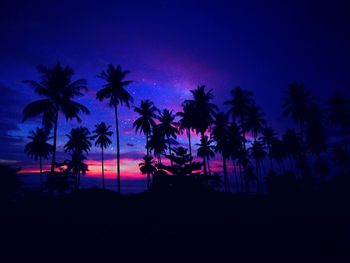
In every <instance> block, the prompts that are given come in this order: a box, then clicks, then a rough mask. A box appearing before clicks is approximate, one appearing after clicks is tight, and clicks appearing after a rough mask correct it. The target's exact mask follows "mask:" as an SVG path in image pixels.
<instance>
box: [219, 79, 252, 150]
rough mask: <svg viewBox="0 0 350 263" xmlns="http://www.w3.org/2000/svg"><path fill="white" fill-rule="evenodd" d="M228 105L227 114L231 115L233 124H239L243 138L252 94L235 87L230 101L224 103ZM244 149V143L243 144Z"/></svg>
mask: <svg viewBox="0 0 350 263" xmlns="http://www.w3.org/2000/svg"><path fill="white" fill-rule="evenodd" d="M225 105H229V106H230V109H229V114H231V115H232V120H233V122H239V125H240V127H241V129H242V136H243V137H244V138H245V133H246V130H245V127H246V125H245V122H246V118H247V114H248V112H249V110H250V108H251V107H252V106H253V105H254V100H253V93H252V92H251V91H247V90H244V89H242V88H241V87H240V86H237V87H236V88H234V89H233V90H231V99H230V100H228V101H226V102H225ZM243 147H244V148H245V143H244V144H243Z"/></svg>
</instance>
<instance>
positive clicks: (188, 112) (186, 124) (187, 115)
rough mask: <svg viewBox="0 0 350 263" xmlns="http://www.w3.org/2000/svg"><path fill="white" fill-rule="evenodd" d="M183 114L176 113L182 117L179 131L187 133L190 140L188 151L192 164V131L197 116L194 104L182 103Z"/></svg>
mask: <svg viewBox="0 0 350 263" xmlns="http://www.w3.org/2000/svg"><path fill="white" fill-rule="evenodd" d="M182 109H183V111H182V112H178V113H176V115H177V116H179V117H181V119H180V120H179V130H180V132H182V131H183V130H185V131H186V135H187V138H188V149H189V154H190V157H191V160H190V163H191V162H192V145H191V130H192V129H194V123H195V118H196V116H195V114H194V109H193V104H191V103H186V102H184V103H182Z"/></svg>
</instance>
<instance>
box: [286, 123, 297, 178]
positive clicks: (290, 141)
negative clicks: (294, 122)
mask: <svg viewBox="0 0 350 263" xmlns="http://www.w3.org/2000/svg"><path fill="white" fill-rule="evenodd" d="M282 143H283V147H284V149H285V151H286V154H287V156H288V158H289V161H290V165H291V170H292V171H293V170H294V169H295V158H298V157H299V156H300V152H301V144H300V140H299V138H298V135H297V133H296V132H295V131H294V130H293V129H288V130H287V131H286V132H285V133H284V134H283V136H282ZM294 172H295V171H294ZM295 176H296V174H295Z"/></svg>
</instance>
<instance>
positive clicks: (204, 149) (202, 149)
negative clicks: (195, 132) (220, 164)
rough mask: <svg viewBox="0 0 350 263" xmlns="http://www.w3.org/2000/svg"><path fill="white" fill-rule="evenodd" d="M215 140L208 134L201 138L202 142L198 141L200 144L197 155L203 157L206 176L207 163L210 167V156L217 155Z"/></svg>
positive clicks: (205, 174)
mask: <svg viewBox="0 0 350 263" xmlns="http://www.w3.org/2000/svg"><path fill="white" fill-rule="evenodd" d="M212 143H213V140H210V139H209V137H208V136H203V137H202V138H201V143H197V144H196V145H197V146H199V147H198V149H197V155H198V156H200V157H202V158H203V172H204V176H207V165H208V167H209V160H210V158H214V157H215V153H214V150H215V146H214V145H212Z"/></svg>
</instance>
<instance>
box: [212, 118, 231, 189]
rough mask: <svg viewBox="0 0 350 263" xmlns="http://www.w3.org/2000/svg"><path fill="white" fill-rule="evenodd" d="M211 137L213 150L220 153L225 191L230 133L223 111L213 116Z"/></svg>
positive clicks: (226, 186) (226, 187)
mask: <svg viewBox="0 0 350 263" xmlns="http://www.w3.org/2000/svg"><path fill="white" fill-rule="evenodd" d="M211 136H212V138H213V139H214V140H215V141H216V146H215V151H217V152H220V153H221V155H222V166H223V170H224V189H225V192H229V191H230V186H229V181H228V175H227V163H226V162H227V159H228V158H229V157H230V152H231V148H230V146H231V145H230V135H229V121H228V116H227V114H226V113H224V112H219V113H218V114H216V116H215V121H214V125H213V129H212V132H211Z"/></svg>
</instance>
